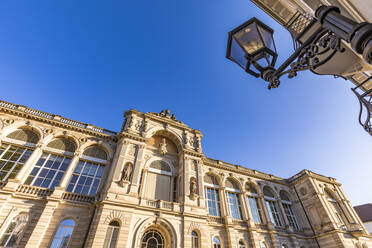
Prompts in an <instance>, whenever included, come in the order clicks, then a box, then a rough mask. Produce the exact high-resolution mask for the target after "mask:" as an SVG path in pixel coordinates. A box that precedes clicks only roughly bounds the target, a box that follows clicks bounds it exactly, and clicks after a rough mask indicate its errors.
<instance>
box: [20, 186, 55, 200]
mask: <svg viewBox="0 0 372 248" xmlns="http://www.w3.org/2000/svg"><path fill="white" fill-rule="evenodd" d="M16 192H18V193H21V194H26V195H32V196H38V197H43V198H44V197H47V196H50V195H51V194H52V193H53V190H51V189H46V188H41V187H36V186H31V185H24V184H22V185H19V186H18V188H17V190H16Z"/></svg>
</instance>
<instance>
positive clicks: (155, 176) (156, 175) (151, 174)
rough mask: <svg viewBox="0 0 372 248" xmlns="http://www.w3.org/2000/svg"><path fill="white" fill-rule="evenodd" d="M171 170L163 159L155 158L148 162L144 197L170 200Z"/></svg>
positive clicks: (171, 194)
mask: <svg viewBox="0 0 372 248" xmlns="http://www.w3.org/2000/svg"><path fill="white" fill-rule="evenodd" d="M171 179H172V171H171V168H170V166H169V165H168V164H167V163H166V162H165V161H163V160H156V161H153V162H152V163H151V164H150V167H149V170H148V174H147V177H146V183H145V197H146V198H147V199H154V200H164V201H171V197H172V196H173V195H174V193H173V192H171V187H172V182H171Z"/></svg>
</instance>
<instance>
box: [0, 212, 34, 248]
mask: <svg viewBox="0 0 372 248" xmlns="http://www.w3.org/2000/svg"><path fill="white" fill-rule="evenodd" d="M20 215H25V216H26V220H25V221H22V222H21V224H24V227H23V229H22V230H21V233H20V235H19V236H18V238H17V239H16V240H15V243H14V245H17V244H18V243H19V241H20V240H21V239H22V237H23V234H24V231H25V228H26V226H27V224H28V222H29V217H30V216H29V214H27V213H19V214H17V215H14V216H13V218H12V219H11V220H10V222H9V223H8V225H7V227H6V229H5V231H4V232H3V233H1V236H0V244H2V242H3V240H4V239H5V237H6V236H8V235H9V237H7V240H6V241H5V243H4V246H1V247H16V246H8V244H9V242H10V241H11V239H12V237H13V236H15V233H14V230H16V227H17V222H16V218H17V217H18V216H20ZM12 224H14V225H12ZM18 224H19V223H18ZM11 228H12V229H11ZM9 229H11V231H10V232H9Z"/></svg>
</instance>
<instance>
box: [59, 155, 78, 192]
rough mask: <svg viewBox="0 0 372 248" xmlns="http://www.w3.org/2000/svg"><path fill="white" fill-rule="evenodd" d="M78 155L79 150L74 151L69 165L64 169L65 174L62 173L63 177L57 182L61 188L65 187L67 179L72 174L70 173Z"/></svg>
mask: <svg viewBox="0 0 372 248" xmlns="http://www.w3.org/2000/svg"><path fill="white" fill-rule="evenodd" d="M80 155H81V154H80V153H79V152H75V153H74V156H73V157H72V159H71V162H70V164H69V166H68V167H67V170H66V172H65V174H64V175H63V177H62V179H61V182H60V183H59V188H61V189H65V188H66V186H67V183H68V182H69V180H70V178H71V176H72V173H73V172H74V170H75V167H76V165H77V164H78V163H79V159H80Z"/></svg>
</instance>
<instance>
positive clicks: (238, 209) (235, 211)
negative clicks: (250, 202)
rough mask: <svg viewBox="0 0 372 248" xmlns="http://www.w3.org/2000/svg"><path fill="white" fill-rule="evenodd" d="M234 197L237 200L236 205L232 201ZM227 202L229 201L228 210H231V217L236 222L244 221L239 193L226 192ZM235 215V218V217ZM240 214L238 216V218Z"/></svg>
mask: <svg viewBox="0 0 372 248" xmlns="http://www.w3.org/2000/svg"><path fill="white" fill-rule="evenodd" d="M231 196H234V197H235V198H236V204H235V202H233V201H232V200H234V199H232V198H233V197H231ZM226 200H227V202H226V203H227V208H228V210H229V215H230V216H231V217H232V218H233V219H234V220H242V219H243V216H242V207H241V203H240V199H239V193H237V192H231V191H230V190H228V191H226ZM233 214H234V216H233ZM236 214H238V216H236Z"/></svg>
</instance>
